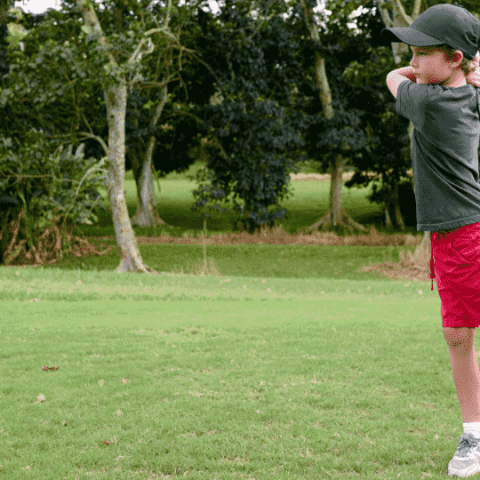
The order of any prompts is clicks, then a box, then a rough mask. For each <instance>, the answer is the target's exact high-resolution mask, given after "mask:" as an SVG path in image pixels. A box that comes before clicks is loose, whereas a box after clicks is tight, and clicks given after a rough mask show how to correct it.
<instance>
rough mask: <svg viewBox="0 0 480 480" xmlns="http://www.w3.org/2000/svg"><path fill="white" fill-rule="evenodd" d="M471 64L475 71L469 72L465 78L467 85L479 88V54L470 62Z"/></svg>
mask: <svg viewBox="0 0 480 480" xmlns="http://www.w3.org/2000/svg"><path fill="white" fill-rule="evenodd" d="M472 63H473V64H474V65H475V71H473V72H470V73H469V74H468V75H467V76H466V77H465V78H466V79H467V83H470V85H473V86H474V87H480V66H479V64H480V53H479V52H477V54H476V55H475V58H474V59H473V60H472Z"/></svg>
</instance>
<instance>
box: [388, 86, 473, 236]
mask: <svg viewBox="0 0 480 480" xmlns="http://www.w3.org/2000/svg"><path fill="white" fill-rule="evenodd" d="M395 108H396V111H397V113H398V114H399V115H402V116H403V117H406V118H407V119H408V120H411V121H412V122H413V125H414V127H415V128H414V131H413V142H412V167H413V175H414V179H415V202H416V209H417V230H419V231H436V230H446V229H450V228H457V227H463V226H464V225H470V224H471V223H476V222H480V185H479V183H478V177H479V172H478V143H479V137H480V88H475V87H474V86H473V85H465V86H462V87H457V88H452V87H445V86H443V85H424V84H417V83H415V82H411V81H405V82H402V83H401V84H400V85H399V87H398V90H397V100H396V103H395Z"/></svg>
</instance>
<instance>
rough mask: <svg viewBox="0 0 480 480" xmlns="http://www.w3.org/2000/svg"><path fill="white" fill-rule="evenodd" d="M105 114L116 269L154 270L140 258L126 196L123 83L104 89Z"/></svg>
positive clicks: (132, 270) (125, 88)
mask: <svg viewBox="0 0 480 480" xmlns="http://www.w3.org/2000/svg"><path fill="white" fill-rule="evenodd" d="M105 100H106V105H107V116H108V157H109V160H110V167H109V170H108V173H109V177H110V178H109V183H110V184H109V185H108V187H110V188H107V191H108V194H109V198H110V210H111V212H112V218H113V224H114V226H115V235H116V238H117V244H118V246H119V248H120V252H121V255H122V259H121V261H120V265H119V266H118V267H117V269H116V270H115V271H116V272H144V273H146V272H154V270H153V269H151V268H149V267H147V266H146V265H145V264H144V263H143V260H142V257H141V255H140V250H139V249H138V245H137V241H136V239H135V235H134V233H133V229H132V224H131V223H130V218H129V216H128V210H127V202H126V200H125V192H124V183H125V112H126V108H127V87H126V85H125V83H123V82H122V83H121V84H119V85H115V86H112V87H109V88H108V89H106V91H105Z"/></svg>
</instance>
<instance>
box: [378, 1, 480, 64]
mask: <svg viewBox="0 0 480 480" xmlns="http://www.w3.org/2000/svg"><path fill="white" fill-rule="evenodd" d="M381 37H382V39H383V40H385V41H388V42H401V43H406V44H407V45H412V46H414V47H429V46H435V45H444V44H446V45H448V46H449V47H452V48H454V49H455V50H460V51H461V52H462V53H463V55H464V56H465V57H467V58H468V59H469V60H473V59H474V57H475V55H476V54H477V52H478V49H479V46H480V20H478V18H477V17H475V16H474V15H473V14H471V13H470V12H469V11H468V10H467V9H465V8H464V7H460V6H455V5H450V4H447V3H441V4H439V5H434V6H433V7H430V8H428V9H427V10H425V11H424V12H423V13H422V14H421V15H419V16H418V17H417V19H416V20H415V21H414V22H413V23H412V24H411V25H410V26H409V27H398V28H384V29H383V30H382V33H381Z"/></svg>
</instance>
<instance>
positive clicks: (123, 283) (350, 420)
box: [0, 267, 462, 480]
mask: <svg viewBox="0 0 480 480" xmlns="http://www.w3.org/2000/svg"><path fill="white" fill-rule="evenodd" d="M299 268H300V267H299ZM0 283H1V288H0V300H2V324H1V327H0V328H1V330H2V335H1V336H0V347H1V349H0V351H1V356H0V376H1V390H0V408H1V411H2V417H1V420H0V441H1V443H2V449H1V451H0V464H1V467H0V478H2V479H3V478H5V479H9V480H17V479H27V478H32V479H33V478H35V479H40V478H41V479H42V480H57V479H60V478H64V479H87V478H88V479H112V480H113V479H114V480H118V479H129V480H130V479H131V480H133V479H135V480H136V479H152V480H153V479H160V478H168V479H174V478H180V477H182V478H183V477H187V478H192V479H199V480H203V479H205V480H207V479H208V480H211V479H222V480H223V479H224V480H227V479H263V478H272V477H273V478H278V479H290V478H291V479H294V478H307V479H318V478H322V479H324V478H325V479H329V478H338V479H340V478H342V479H375V478H378V479H387V480H390V479H397V478H405V479H419V478H447V474H446V466H447V464H448V461H449V460H450V459H451V456H452V455H453V453H454V451H455V448H456V443H457V440H458V436H459V435H460V434H461V433H462V432H461V426H462V424H461V418H460V412H459V408H458V406H457V398H456V394H455V389H454V385H453V381H452V379H451V373H450V366H449V360H448V354H447V347H446V345H445V344H444V340H443V336H442V333H441V328H440V316H439V310H440V308H439V307H440V302H439V298H438V295H437V294H436V293H431V292H430V291H428V292H427V291H422V290H420V289H419V285H418V284H415V283H414V282H391V281H386V280H382V281H380V280H371V281H365V280H363V281H359V280H356V281H354V280H350V279H348V278H344V279H339V280H335V279H333V280H332V279H321V278H320V279H315V278H308V279H302V278H296V279H295V278H294V279H291V278H290V279H288V278H261V277H258V278H254V277H231V278H230V277H227V278H215V277H209V276H204V277H200V276H186V275H138V274H130V275H118V274H115V273H114V272H109V271H92V272H87V271H78V270H77V271H68V270H53V269H43V268H15V267H13V268H6V267H4V268H0ZM43 366H47V367H59V368H58V370H56V371H43V370H42V367H43ZM40 394H41V395H43V396H44V397H45V399H46V400H45V401H43V402H38V403H35V402H36V399H37V398H38V397H39V395H40ZM105 442H106V443H105Z"/></svg>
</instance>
